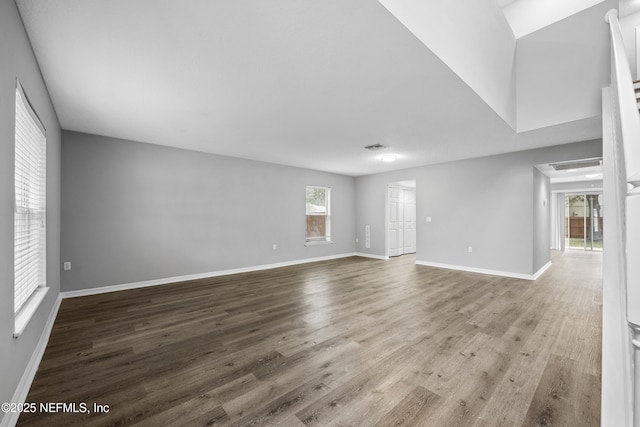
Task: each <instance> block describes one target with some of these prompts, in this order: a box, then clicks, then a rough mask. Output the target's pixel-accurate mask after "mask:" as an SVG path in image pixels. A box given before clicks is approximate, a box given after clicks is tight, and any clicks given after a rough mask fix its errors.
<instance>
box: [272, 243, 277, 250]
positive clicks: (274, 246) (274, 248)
mask: <svg viewBox="0 0 640 427" xmlns="http://www.w3.org/2000/svg"><path fill="white" fill-rule="evenodd" d="M276 249H278V245H276V244H275V243H274V244H273V250H274V251H275V250H276Z"/></svg>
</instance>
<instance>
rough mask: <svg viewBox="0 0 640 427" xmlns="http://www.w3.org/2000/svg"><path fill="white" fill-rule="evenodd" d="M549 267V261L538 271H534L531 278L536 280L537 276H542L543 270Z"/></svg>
mask: <svg viewBox="0 0 640 427" xmlns="http://www.w3.org/2000/svg"><path fill="white" fill-rule="evenodd" d="M549 267H551V261H549V262H547V263H546V264H545V265H543V266H542V268H541V269H540V270H538V271H536V272H535V273H534V274H533V279H531V280H537V279H538V277H540V276H542V273H544V272H545V271H547V270H548V269H549Z"/></svg>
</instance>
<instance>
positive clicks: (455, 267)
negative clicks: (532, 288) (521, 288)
mask: <svg viewBox="0 0 640 427" xmlns="http://www.w3.org/2000/svg"><path fill="white" fill-rule="evenodd" d="M416 264H417V265H426V266H428V267H437V268H446V269H449V270H458V271H466V272H469V273H479V274H489V275H491V276H501V277H511V278H513V279H525V280H536V279H537V278H538V277H539V276H540V275H541V274H542V273H544V272H545V270H546V269H547V268H549V267H551V262H549V263H548V264H547V265H545V266H544V267H542V268H541V269H540V270H538V272H537V273H535V274H523V273H514V272H511V271H500V270H489V269H485V268H475V267H466V266H462V265H452V264H441V263H438V262H429V261H419V260H416Z"/></svg>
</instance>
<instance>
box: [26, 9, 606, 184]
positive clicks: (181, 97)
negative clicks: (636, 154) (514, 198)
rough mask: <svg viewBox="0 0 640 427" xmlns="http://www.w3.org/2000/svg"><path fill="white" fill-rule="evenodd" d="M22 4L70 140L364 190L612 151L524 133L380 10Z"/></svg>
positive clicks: (565, 131) (577, 127)
mask: <svg viewBox="0 0 640 427" xmlns="http://www.w3.org/2000/svg"><path fill="white" fill-rule="evenodd" d="M435 3H438V2H435ZM483 3H484V0H483ZM17 4H18V6H19V9H20V12H21V15H22V18H23V21H24V24H25V27H26V29H27V33H28V35H29V37H30V40H31V42H32V45H33V48H34V51H35V53H36V56H37V58H38V62H39V64H40V67H41V70H42V73H43V76H44V79H45V81H46V83H47V86H48V88H49V91H50V94H51V97H52V100H53V103H54V105H55V108H56V111H57V113H58V116H59V118H60V121H61V125H62V127H63V128H64V129H67V130H75V131H81V132H88V133H94V134H99V135H108V136H112V137H117V138H124V139H131V140H136V141H142V142H149V143H154V144H161V145H168V146H174V147H180V148H185V149H191V150H198V151H203V152H210V153H216V154H221V155H228V156H234V157H242V158H247V159H254V160H261V161H268V162H274V163H279V164H286V165H292V166H299V167H306V168H311V169H319V170H325V171H330V172H336V173H342V174H347V175H354V176H357V175H364V174H370V173H377V172H383V171H387V170H392V169H401V168H407V167H412V166H419V165H424V164H430V163H438V162H444V161H449V160H457V159H463V158H469V157H477V156H483V155H490V154H497V153H504V152H511V151H518V150H523V149H528V148H535V147H542V146H549V145H556V144H562V143H568V142H575V141H581V140H589V139H594V138H599V137H600V136H601V124H600V118H599V117H598V115H597V114H596V115H595V116H584V117H578V118H576V119H572V120H571V121H569V122H562V123H554V124H553V125H552V126H545V127H542V128H532V129H531V130H529V131H527V132H520V133H517V132H515V131H514V128H513V125H514V123H515V118H516V117H517V116H516V114H515V110H514V109H515V105H516V99H515V97H512V98H507V99H508V102H509V103H510V104H509V107H508V108H507V109H506V110H505V111H506V112H507V113H509V114H511V116H510V117H508V116H505V117H507V118H506V119H504V118H503V117H502V116H503V115H504V114H503V112H501V113H497V112H496V111H497V110H496V109H495V108H494V107H492V106H491V105H489V101H487V100H486V99H483V97H482V96H481V94H480V95H479V92H478V91H476V90H474V89H472V88H471V87H470V85H469V84H468V83H467V82H465V81H464V80H463V79H462V78H461V77H460V76H459V75H458V74H456V73H455V72H454V71H452V68H451V67H450V66H448V65H447V64H446V63H445V62H444V61H443V59H442V58H441V57H440V56H438V55H437V54H436V53H435V52H434V51H433V50H432V49H431V48H430V47H428V45H425V44H424V43H423V42H421V41H420V40H419V39H418V38H417V37H416V36H415V35H414V34H413V33H412V32H411V31H409V30H408V29H407V27H405V26H404V25H402V24H401V23H400V22H399V21H398V19H397V18H396V17H395V16H394V15H393V14H391V13H390V12H389V11H388V10H387V9H386V8H385V7H383V6H382V5H381V4H380V3H379V2H378V1H374V0H350V1H343V0H325V1H311V0H272V1H268V2H265V1H262V0H220V1H210V0H188V1H175V0H137V1H135V2H132V1H128V0H113V1H108V2H107V1H102V0H47V1H41V0H17ZM492 7H493V6H492ZM496 7H497V6H496ZM472 10H473V8H469V11H472ZM460 12H464V10H461V11H460ZM448 19H450V20H451V22H452V25H455V22H456V21H455V19H452V17H449V18H448ZM502 19H503V18H502ZM504 25H506V24H505V22H502V21H501V24H500V26H501V28H502V29H504V28H505V27H503V26H504ZM584 25H602V26H604V25H605V24H604V21H602V19H600V20H599V21H598V22H597V23H594V22H591V21H589V22H585V23H584ZM512 42H515V38H514V39H513V40H511V39H509V40H507V41H506V43H505V45H510V44H511V43H512ZM470 43H473V40H470ZM607 61H608V58H606V60H605V61H604V62H605V63H606V62H607ZM508 76H509V78H510V79H513V78H514V76H515V74H513V73H511V72H509V73H508ZM508 85H509V86H508V87H509V90H508V91H507V92H506V93H508V94H509V96H510V97H511V96H512V92H513V89H514V88H515V87H516V83H515V80H511V81H509V82H508ZM25 90H27V92H28V88H25ZM584 90H585V91H590V92H592V93H593V92H594V91H597V92H598V93H599V91H600V88H595V87H590V88H584ZM487 93H490V92H487ZM500 93H501V94H502V92H500ZM494 95H495V94H494ZM500 96H502V95H499V96H497V98H500ZM485 97H486V96H485ZM490 98H491V97H490V96H489V97H488V98H487V99H490ZM375 143H380V144H384V145H387V146H389V148H387V150H386V152H391V151H393V152H395V153H397V154H398V156H399V158H398V161H397V162H395V163H382V162H381V161H380V159H379V156H380V154H381V153H380V152H377V153H372V152H369V151H367V150H364V149H363V147H364V146H365V145H370V144H375Z"/></svg>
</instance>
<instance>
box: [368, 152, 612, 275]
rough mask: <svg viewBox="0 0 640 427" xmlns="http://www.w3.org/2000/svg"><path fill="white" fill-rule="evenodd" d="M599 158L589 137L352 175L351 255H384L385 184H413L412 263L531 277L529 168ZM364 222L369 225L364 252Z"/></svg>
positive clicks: (531, 224)
mask: <svg viewBox="0 0 640 427" xmlns="http://www.w3.org/2000/svg"><path fill="white" fill-rule="evenodd" d="M601 154H602V144H601V142H600V141H599V140H596V141H589V142H582V143H575V144H565V145H560V146H555V147H548V148H542V149H537V150H529V151H522V152H517V153H511V154H503V155H498V156H490V157H482V158H476V159H470V160H463V161H457V162H451V163H444V164H438V165H428V166H423V167H419V168H413V169H407V170H404V171H397V172H391V173H384V174H377V175H368V176H362V177H358V178H356V194H357V199H356V209H357V223H356V234H357V236H358V238H359V243H358V244H357V247H356V251H357V252H362V253H368V254H372V255H385V197H386V186H387V184H388V183H390V182H394V181H400V180H408V179H415V180H416V190H417V192H416V198H417V234H418V237H417V244H418V248H417V253H416V259H417V260H419V261H426V262H433V263H441V264H449V265H456V266H462V267H473V268H482V269H488V270H497V271H502V272H507V273H519V274H532V273H534V269H533V264H534V255H533V252H534V242H533V230H534V219H533V215H534V211H533V192H534V178H533V172H532V170H533V167H534V165H536V164H541V163H550V162H554V161H563V160H575V159H581V158H588V157H597V156H600V155H601ZM427 216H430V217H432V222H431V223H426V222H425V217H427ZM365 225H370V226H371V248H370V249H366V248H365V247H364V238H363V236H364V226H365ZM468 246H472V247H473V252H472V253H469V252H467V247H468ZM547 256H548V255H547ZM535 261H536V262H538V263H539V262H542V258H541V259H537V260H535ZM545 262H546V261H545ZM543 264H544V263H543Z"/></svg>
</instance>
